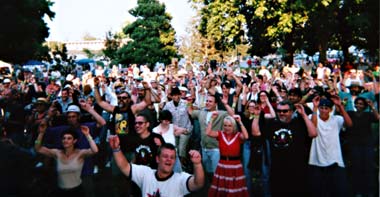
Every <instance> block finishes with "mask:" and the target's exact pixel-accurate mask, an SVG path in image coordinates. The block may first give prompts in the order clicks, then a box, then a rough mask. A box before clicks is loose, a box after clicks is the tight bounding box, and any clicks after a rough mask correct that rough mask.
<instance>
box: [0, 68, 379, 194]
mask: <svg viewBox="0 0 380 197" xmlns="http://www.w3.org/2000/svg"><path fill="white" fill-rule="evenodd" d="M348 65H349V64H348ZM348 65H347V64H345V65H342V67H341V66H340V65H329V64H325V65H324V64H322V63H319V64H318V65H313V64H311V63H307V64H304V65H302V66H296V65H292V66H288V65H286V66H283V65H280V64H276V65H272V66H270V67H268V66H260V67H249V68H240V66H239V64H237V63H230V64H228V65H225V66H222V65H220V66H216V67H215V66H210V65H209V64H207V63H205V64H201V65H199V66H196V65H193V64H191V63H190V62H187V63H186V64H185V65H178V63H176V62H174V63H173V64H171V65H167V66H166V67H158V68H155V69H154V70H153V71H151V70H150V69H149V68H148V67H147V66H144V65H143V66H140V67H139V66H137V65H130V66H128V67H127V68H123V69H121V68H118V67H117V66H113V67H112V68H108V69H104V68H103V67H101V66H99V67H97V68H96V69H95V70H94V71H87V72H86V71H82V70H80V71H81V72H79V70H73V71H72V72H70V73H66V75H64V74H63V73H60V71H59V69H54V70H50V71H45V72H44V73H41V72H39V71H35V72H28V71H23V70H17V71H15V73H14V77H11V78H3V79H2V82H1V84H0V108H1V114H0V118H1V119H0V120H1V121H0V129H1V142H0V148H1V152H2V153H5V152H6V153H7V154H3V157H2V158H1V161H0V163H1V164H0V165H1V167H0V170H1V172H0V173H1V174H4V176H2V178H0V179H1V181H0V182H1V183H5V184H0V185H1V186H0V192H1V193H2V194H6V195H9V196H18V195H20V196H22V195H27V194H29V195H30V194H38V195H43V196H52V195H54V196H67V195H74V196H99V193H97V192H95V191H96V188H95V186H94V176H95V174H101V173H105V172H110V174H111V175H110V178H109V180H107V181H106V182H108V183H109V184H110V188H111V190H110V191H107V194H108V195H110V196H135V197H136V196H185V195H190V196H191V195H194V196H215V197H216V196H273V197H276V196H375V195H378V189H379V188H378V185H379V183H378V179H377V177H378V170H379V168H378V158H377V157H376V154H375V152H377V151H378V145H379V141H378V130H379V124H378V123H379V119H380V115H379V113H378V106H379V90H380V85H379V82H378V78H379V71H380V68H379V65H378V64H377V65H367V66H363V65H360V66H356V65H351V66H348ZM20 166H23V169H24V171H23V172H24V173H22V174H20V173H16V171H19V168H20ZM25 171H26V172H25ZM26 175H30V176H26ZM19 177H20V178H19ZM35 177H39V179H36V178H35ZM20 179H22V181H21V180H20ZM36 183H37V184H39V183H46V184H45V185H44V186H45V187H46V188H45V189H44V190H41V189H40V190H38V191H36V189H34V190H31V187H35V186H36ZM4 185H5V186H4ZM33 191H34V192H35V193H33Z"/></svg>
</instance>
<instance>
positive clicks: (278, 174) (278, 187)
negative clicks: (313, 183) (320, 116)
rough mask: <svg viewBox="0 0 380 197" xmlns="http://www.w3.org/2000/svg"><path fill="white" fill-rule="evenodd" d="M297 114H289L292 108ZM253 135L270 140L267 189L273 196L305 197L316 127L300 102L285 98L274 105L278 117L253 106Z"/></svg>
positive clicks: (291, 112)
mask: <svg viewBox="0 0 380 197" xmlns="http://www.w3.org/2000/svg"><path fill="white" fill-rule="evenodd" d="M295 110H296V111H297V113H298V114H299V115H298V116H295V117H294V116H292V114H293V112H294V111H295ZM254 113H255V117H254V120H253V122H252V135H253V136H263V137H264V138H266V139H268V140H269V142H270V149H271V169H270V187H271V188H270V190H271V194H272V196H273V197H276V196H308V191H307V186H308V185H307V180H308V179H307V176H306V174H307V168H308V158H309V150H310V144H311V140H312V138H314V137H316V136H317V130H316V128H315V126H314V125H313V123H312V122H311V120H310V119H309V118H308V116H307V114H306V113H305V110H304V107H303V106H302V105H300V104H296V105H294V104H293V103H291V102H290V101H288V100H284V101H281V102H279V103H278V105H277V110H276V113H277V117H276V118H274V119H266V118H264V112H262V110H261V109H260V108H255V112H254Z"/></svg>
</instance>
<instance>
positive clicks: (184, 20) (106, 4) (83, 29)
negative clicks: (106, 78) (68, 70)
mask: <svg viewBox="0 0 380 197" xmlns="http://www.w3.org/2000/svg"><path fill="white" fill-rule="evenodd" d="M187 1H188V0H160V2H163V3H165V5H166V12H168V13H169V14H171V15H172V17H173V18H172V21H171V24H172V26H173V27H174V29H175V30H176V32H177V36H180V35H184V34H185V33H186V32H185V30H186V26H187V25H188V24H189V21H190V19H191V18H192V16H194V15H195V12H194V11H193V10H192V9H191V8H190V4H189V3H188V2H187ZM54 2H55V3H54V5H53V6H52V7H51V10H52V11H53V12H55V17H54V18H53V20H52V21H50V20H49V19H45V21H46V22H47V23H48V26H49V28H50V36H49V38H48V39H47V40H48V41H78V40H82V38H83V36H84V35H85V34H87V33H88V34H89V35H91V36H93V37H96V38H105V35H106V32H108V31H112V32H119V31H121V29H122V27H123V26H124V25H123V24H125V22H126V21H131V22H132V21H133V20H134V18H133V17H132V16H131V15H130V14H129V13H128V11H129V10H130V9H132V8H134V7H136V6H137V0H55V1H54Z"/></svg>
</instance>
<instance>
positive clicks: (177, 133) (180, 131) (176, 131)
mask: <svg viewBox="0 0 380 197" xmlns="http://www.w3.org/2000/svg"><path fill="white" fill-rule="evenodd" d="M173 126H174V135H175V136H180V135H182V134H185V135H186V134H189V131H188V130H187V129H186V128H183V127H179V126H177V125H174V124H173Z"/></svg>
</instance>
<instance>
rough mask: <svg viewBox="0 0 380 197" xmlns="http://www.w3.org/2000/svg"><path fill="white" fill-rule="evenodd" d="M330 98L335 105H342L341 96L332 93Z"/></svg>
mask: <svg viewBox="0 0 380 197" xmlns="http://www.w3.org/2000/svg"><path fill="white" fill-rule="evenodd" d="M330 99H331V101H332V102H333V103H334V105H336V106H339V105H342V103H341V101H340V98H339V96H337V95H331V97H330Z"/></svg>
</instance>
